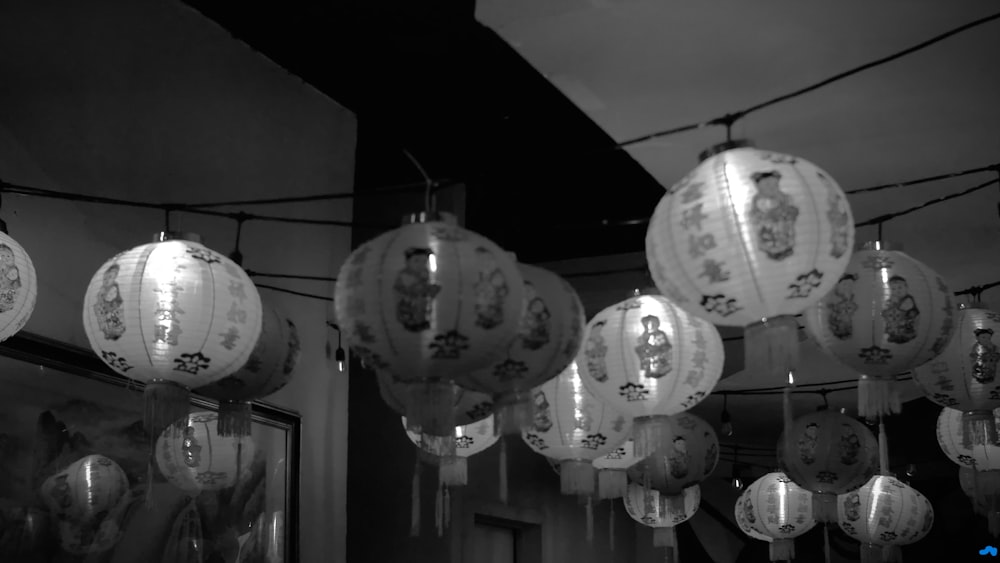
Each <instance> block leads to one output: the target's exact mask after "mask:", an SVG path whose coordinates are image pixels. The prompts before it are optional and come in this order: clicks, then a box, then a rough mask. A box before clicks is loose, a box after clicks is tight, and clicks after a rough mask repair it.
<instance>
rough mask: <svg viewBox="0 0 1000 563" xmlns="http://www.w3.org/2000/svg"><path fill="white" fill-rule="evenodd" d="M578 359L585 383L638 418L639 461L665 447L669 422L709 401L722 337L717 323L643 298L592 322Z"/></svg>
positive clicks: (656, 299) (662, 299)
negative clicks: (665, 434)
mask: <svg viewBox="0 0 1000 563" xmlns="http://www.w3.org/2000/svg"><path fill="white" fill-rule="evenodd" d="M585 338H586V340H585V343H584V346H583V349H582V350H581V352H580V354H579V357H578V358H577V365H578V366H580V374H581V376H582V377H583V382H584V384H585V385H586V386H587V387H588V388H589V389H590V390H591V391H593V392H594V394H595V395H597V396H598V397H600V398H601V400H603V401H604V402H606V403H607V404H608V405H610V406H611V407H612V408H614V409H615V410H617V411H618V412H621V413H624V414H625V415H627V416H631V417H634V422H635V444H636V455H637V456H639V457H645V456H647V455H649V454H651V453H652V452H653V451H654V450H655V449H656V447H657V445H658V444H659V441H660V439H661V434H662V433H663V432H664V431H665V430H666V428H665V425H667V424H668V417H669V416H671V415H675V414H678V413H680V412H683V411H686V410H687V409H690V408H691V407H693V406H695V405H696V404H698V403H699V402H701V401H702V400H703V399H704V398H705V397H707V396H708V394H709V393H711V392H712V389H713V388H714V387H715V384H716V383H717V382H718V381H719V377H720V376H721V375H722V365H723V362H724V359H725V356H724V350H723V347H722V338H721V337H720V336H719V332H718V330H716V328H715V327H714V326H712V325H711V324H710V323H708V322H706V321H704V320H702V319H700V318H698V317H696V316H695V315H692V314H690V313H688V312H686V311H684V310H683V309H680V308H679V307H677V306H675V305H674V304H673V303H671V302H670V301H668V300H667V299H666V298H665V297H661V296H658V295H636V296H634V297H631V298H629V299H626V300H625V301H622V302H621V303H618V304H616V305H612V306H611V307H608V308H607V309H604V310H603V311H601V312H600V313H598V314H597V315H595V316H594V318H593V319H591V321H590V322H589V323H588V324H587V332H586V337H585Z"/></svg>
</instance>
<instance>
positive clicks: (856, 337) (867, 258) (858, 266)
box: [804, 242, 954, 419]
mask: <svg viewBox="0 0 1000 563" xmlns="http://www.w3.org/2000/svg"><path fill="white" fill-rule="evenodd" d="M953 316H954V313H953V306H952V301H951V290H950V289H948V286H947V285H946V284H945V282H944V280H943V279H941V276H939V275H938V274H937V273H936V272H934V270H931V269H930V268H928V267H927V266H926V265H924V264H923V263H921V262H919V261H918V260H915V259H913V258H912V257H910V256H909V255H907V254H905V253H903V252H901V251H899V250H890V249H889V248H888V246H886V245H885V244H884V243H879V242H869V243H865V244H864V245H863V246H862V248H861V249H859V250H858V251H856V252H855V253H854V255H853V256H852V257H851V262H850V264H849V265H848V267H847V272H846V273H845V274H844V275H842V276H840V280H839V281H838V282H837V286H836V287H835V288H834V289H833V291H831V292H830V293H829V294H827V295H826V297H824V298H823V299H822V301H820V302H819V303H817V304H816V305H814V306H812V307H810V308H809V309H808V310H807V311H806V312H805V314H804V318H805V325H806V329H807V330H808V331H809V334H810V335H812V337H813V338H814V339H815V340H816V342H817V343H818V344H819V346H820V348H822V349H823V350H825V351H826V352H827V353H829V354H830V355H832V356H833V357H835V358H837V359H838V360H840V361H841V362H843V363H844V364H845V365H847V366H849V367H851V368H853V369H854V370H856V371H858V372H860V373H861V374H862V376H861V379H860V381H859V383H858V413H859V414H860V415H861V416H863V417H866V418H870V419H874V418H876V417H879V416H883V415H888V414H892V413H898V412H899V411H900V402H899V393H898V391H896V390H895V386H894V385H893V383H894V382H895V380H896V375H897V374H899V373H902V372H906V371H910V370H911V369H913V368H915V367H917V366H920V365H922V364H924V363H926V362H928V361H929V360H931V359H933V358H934V357H935V356H937V355H938V354H940V353H941V352H942V350H944V348H945V346H946V345H947V344H948V342H949V340H950V339H951V335H952V331H953V327H954V320H953Z"/></svg>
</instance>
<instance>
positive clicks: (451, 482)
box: [402, 416, 499, 487]
mask: <svg viewBox="0 0 1000 563" xmlns="http://www.w3.org/2000/svg"><path fill="white" fill-rule="evenodd" d="M402 421H403V428H404V429H405V430H406V437H407V438H409V439H410V441H411V442H413V444H414V445H415V446H417V447H418V448H419V449H420V451H421V452H423V453H425V454H427V455H428V457H429V458H430V460H431V461H434V462H436V463H437V465H438V478H439V480H440V482H441V483H443V484H445V485H447V486H449V487H459V486H462V485H465V484H466V483H468V458H469V457H471V456H474V455H476V454H478V453H480V452H483V451H485V450H487V449H488V448H489V447H490V446H492V445H493V444H495V443H496V442H497V440H498V439H499V437H498V436H497V435H496V433H495V432H494V431H493V417H492V416H489V417H486V418H484V419H482V420H480V421H477V422H473V423H471V424H466V425H464V426H456V427H455V433H454V434H453V435H452V436H428V435H426V434H425V435H420V434H418V433H416V432H413V431H412V430H409V429H407V427H406V417H405V416H404V417H402Z"/></svg>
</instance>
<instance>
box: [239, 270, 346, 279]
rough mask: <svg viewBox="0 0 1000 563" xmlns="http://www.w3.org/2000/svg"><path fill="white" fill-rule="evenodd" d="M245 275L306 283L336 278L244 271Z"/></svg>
mask: <svg viewBox="0 0 1000 563" xmlns="http://www.w3.org/2000/svg"><path fill="white" fill-rule="evenodd" d="M246 273H247V275H248V276H250V277H251V278H280V279H287V280H306V281H322V282H335V281H337V278H331V277H329V276H307V275H301V274H277V273H273V274H272V273H264V272H258V271H256V270H246Z"/></svg>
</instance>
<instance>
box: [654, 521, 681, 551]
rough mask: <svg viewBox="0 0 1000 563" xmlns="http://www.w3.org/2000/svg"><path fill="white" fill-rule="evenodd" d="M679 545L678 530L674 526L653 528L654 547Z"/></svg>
mask: <svg viewBox="0 0 1000 563" xmlns="http://www.w3.org/2000/svg"><path fill="white" fill-rule="evenodd" d="M675 545H677V530H675V529H674V527H673V526H661V527H659V528H653V547H674V546H675Z"/></svg>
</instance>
